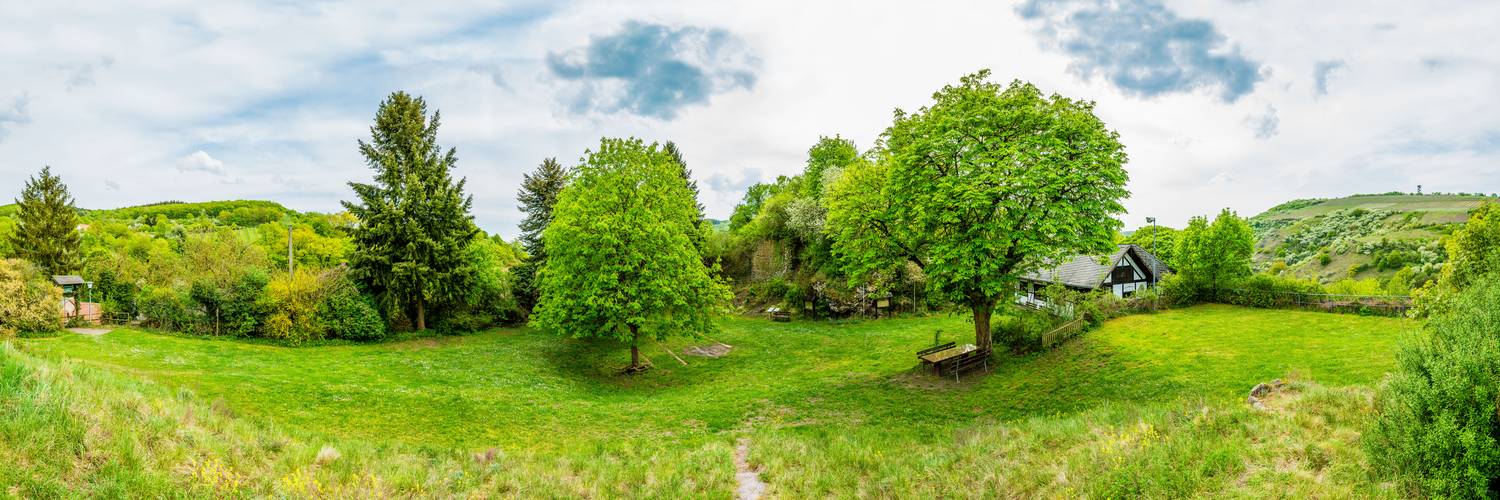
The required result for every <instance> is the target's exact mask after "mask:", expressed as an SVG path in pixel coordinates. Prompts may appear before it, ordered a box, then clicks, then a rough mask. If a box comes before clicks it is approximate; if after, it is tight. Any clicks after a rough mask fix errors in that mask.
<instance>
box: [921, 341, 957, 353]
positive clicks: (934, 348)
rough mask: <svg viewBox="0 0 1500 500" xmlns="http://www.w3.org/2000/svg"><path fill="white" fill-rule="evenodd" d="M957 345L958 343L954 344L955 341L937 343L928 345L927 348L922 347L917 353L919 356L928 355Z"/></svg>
mask: <svg viewBox="0 0 1500 500" xmlns="http://www.w3.org/2000/svg"><path fill="white" fill-rule="evenodd" d="M957 346H958V344H954V343H953V342H949V343H946V344H942V345H936V346H932V347H928V348H926V349H922V350H920V351H917V355H918V356H926V355H928V354H932V353H935V352H938V351H943V350H947V349H952V348H954V347H957Z"/></svg>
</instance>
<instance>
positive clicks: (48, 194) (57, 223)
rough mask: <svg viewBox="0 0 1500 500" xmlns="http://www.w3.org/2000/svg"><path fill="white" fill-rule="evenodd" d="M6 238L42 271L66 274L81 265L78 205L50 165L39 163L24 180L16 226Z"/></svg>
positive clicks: (19, 252)
mask: <svg viewBox="0 0 1500 500" xmlns="http://www.w3.org/2000/svg"><path fill="white" fill-rule="evenodd" d="M10 238H11V247H12V248H13V250H14V251H15V253H16V255H17V256H18V257H21V258H23V259H26V260H28V261H31V263H33V264H36V265H37V266H39V267H41V268H42V271H43V272H44V273H46V274H68V273H72V272H74V271H77V270H78V269H79V268H80V267H82V259H81V256H80V255H79V252H78V246H79V243H80V242H82V241H83V237H82V236H81V235H79V233H78V209H77V208H75V207H74V206H73V196H72V195H70V194H68V186H67V185H66V184H63V182H62V179H61V178H59V177H58V176H56V175H53V174H52V167H42V172H41V173H40V174H37V176H35V177H32V178H30V179H28V180H27V181H26V187H25V188H24V189H23V190H22V191H21V198H20V199H18V200H16V226H15V229H14V232H12V233H11V236H10Z"/></svg>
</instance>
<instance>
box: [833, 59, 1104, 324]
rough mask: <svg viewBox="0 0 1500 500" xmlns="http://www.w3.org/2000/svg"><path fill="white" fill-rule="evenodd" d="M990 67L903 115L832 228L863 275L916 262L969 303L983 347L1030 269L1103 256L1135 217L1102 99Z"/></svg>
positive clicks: (850, 184)
mask: <svg viewBox="0 0 1500 500" xmlns="http://www.w3.org/2000/svg"><path fill="white" fill-rule="evenodd" d="M988 78H989V71H988V70H984V71H980V72H978V73H974V74H971V75H968V76H965V77H963V78H962V79H961V80H960V81H959V82H958V84H957V85H949V86H946V87H943V89H942V90H939V91H938V92H937V93H935V94H933V96H932V98H933V102H932V103H931V104H929V105H928V106H925V107H923V108H921V109H919V110H917V111H916V112H915V113H906V112H903V111H901V110H899V109H898V110H896V113H895V122H894V123H892V124H891V126H890V128H888V129H886V131H885V133H884V134H883V136H882V142H883V147H881V148H879V149H878V150H877V151H876V152H875V153H874V154H873V155H872V156H873V161H870V162H862V163H858V164H855V165H854V166H851V167H850V168H849V169H847V170H846V171H845V172H844V175H843V176H842V177H841V178H840V180H839V181H838V182H836V183H835V184H834V186H833V187H832V189H831V190H830V192H829V195H828V196H829V200H828V202H829V215H828V225H827V231H828V233H829V235H830V236H831V237H832V239H833V241H834V249H833V250H834V253H835V255H836V256H838V257H839V259H840V260H841V262H842V265H843V266H844V268H845V270H846V271H847V272H849V273H850V275H851V276H852V277H853V278H852V279H856V280H858V279H861V278H863V277H864V276H866V275H867V274H868V273H869V272H871V271H874V270H876V269H882V268H886V267H887V266H889V265H890V264H892V263H894V262H897V261H901V260H905V261H909V262H912V263H914V264H916V265H917V266H918V267H920V268H921V269H922V271H923V272H924V273H925V274H926V275H927V283H928V286H929V287H930V289H931V290H930V291H931V292H933V293H937V294H941V295H942V296H943V297H945V298H947V299H949V300H952V301H955V302H957V303H961V304H964V305H965V306H967V307H968V308H969V309H970V310H971V312H972V313H973V316H974V338H975V340H974V342H975V344H976V345H978V346H980V347H981V348H989V347H990V346H991V344H992V342H991V335H990V316H991V314H992V313H993V312H994V310H995V307H996V305H997V304H999V303H1000V301H1002V300H1006V299H1008V298H1009V297H1010V296H1011V295H1012V294H1013V293H1015V285H1016V283H1017V282H1018V279H1019V277H1020V276H1022V275H1024V274H1026V273H1029V272H1032V271H1036V270H1039V269H1043V268H1044V267H1045V266H1048V265H1049V263H1052V262H1057V261H1059V260H1061V259H1064V258H1067V257H1070V256H1073V255H1076V254H1097V253H1105V252H1108V251H1109V250H1111V249H1112V248H1113V240H1114V236H1115V234H1116V231H1118V230H1119V228H1120V225H1121V223H1120V222H1119V221H1118V220H1117V219H1116V218H1115V217H1116V216H1118V215H1119V214H1121V213H1124V211H1125V208H1124V206H1122V205H1121V204H1120V200H1121V199H1123V198H1125V197H1127V196H1128V195H1129V193H1128V192H1127V191H1126V190H1125V183H1126V181H1127V180H1128V176H1127V175H1126V173H1125V168H1124V165H1125V162H1126V155H1125V148H1124V146H1122V145H1121V144H1120V140H1119V134H1118V133H1116V132H1114V131H1112V130H1110V129H1109V128H1107V127H1106V126H1105V125H1104V122H1103V121H1101V120H1100V119H1099V117H1098V116H1095V115H1094V103H1093V102H1090V101H1080V100H1075V99H1070V98H1067V97H1063V96H1060V95H1055V94H1054V95H1050V96H1049V95H1046V94H1043V93H1042V91H1041V90H1040V89H1038V88H1037V87H1036V86H1034V85H1031V84H1029V83H1025V82H1020V81H1016V82H1012V83H1011V84H1010V85H1009V86H1003V85H1000V84H996V83H992V82H989V81H988Z"/></svg>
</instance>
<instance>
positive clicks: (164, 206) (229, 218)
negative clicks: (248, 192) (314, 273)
mask: <svg viewBox="0 0 1500 500" xmlns="http://www.w3.org/2000/svg"><path fill="white" fill-rule="evenodd" d="M15 211H16V205H15V204H8V205H0V217H10V216H13V215H15ZM78 213H79V215H80V216H82V219H84V221H85V222H88V221H99V220H122V221H123V220H142V221H145V222H151V221H154V220H156V218H157V217H162V218H164V219H166V220H171V221H183V220H189V219H200V218H202V219H215V220H217V221H218V222H219V223H221V224H225V225H233V226H240V227H255V226H257V225H260V224H264V223H267V222H276V221H281V220H284V219H285V218H287V217H293V218H296V217H300V216H303V215H307V214H303V213H300V212H297V211H296V210H292V209H290V208H286V207H284V206H282V205H281V204H280V203H276V202H274V201H264V200H228V201H206V202H198V203H184V202H180V201H163V202H158V203H150V204H146V205H137V206H133V207H123V208H109V209H87V208H81V209H79V210H78Z"/></svg>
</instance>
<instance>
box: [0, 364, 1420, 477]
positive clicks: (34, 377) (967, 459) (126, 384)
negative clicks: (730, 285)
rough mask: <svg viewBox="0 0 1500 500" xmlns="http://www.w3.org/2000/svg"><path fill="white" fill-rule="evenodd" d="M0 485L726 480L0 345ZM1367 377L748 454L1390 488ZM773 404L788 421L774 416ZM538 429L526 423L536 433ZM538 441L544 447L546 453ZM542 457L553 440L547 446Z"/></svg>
mask: <svg viewBox="0 0 1500 500" xmlns="http://www.w3.org/2000/svg"><path fill="white" fill-rule="evenodd" d="M0 398H3V399H0V463H5V464H9V465H10V466H8V467H0V487H3V488H5V490H4V491H5V492H6V493H9V494H10V495H13V496H20V497H33V498H49V497H70V496H102V497H180V496H189V497H261V496H275V497H371V496H376V497H384V496H423V497H429V496H440V497H442V496H460V495H470V494H480V495H486V496H491V495H493V496H524V497H533V496H587V497H601V496H602V497H621V496H629V497H672V498H686V497H726V496H728V494H729V492H731V491H733V469H732V465H731V464H732V459H731V457H732V450H731V445H730V443H731V442H732V439H729V438H727V437H726V438H725V439H723V440H712V441H707V442H704V443H702V446H699V447H696V448H687V449H684V448H682V447H681V446H680V443H679V446H678V447H674V448H673V449H665V448H651V447H649V446H646V447H642V446H640V442H639V441H636V442H635V447H634V448H633V449H618V448H611V447H610V446H608V445H607V444H595V445H594V447H593V449H573V450H567V453H564V454H562V455H555V456H565V457H569V458H548V457H543V456H539V455H530V454H524V453H523V454H520V455H519V456H512V455H507V454H505V453H503V452H499V451H496V450H481V451H477V452H471V451H459V450H456V449H445V448H439V447H415V446H409V445H390V446H384V445H374V444H370V443H366V442H361V441H355V440H347V439H343V440H340V439H326V438H323V437H320V436H318V435H317V434H315V433H306V432H289V431H286V430H283V429H279V428H277V427H275V426H272V425H268V424H263V423H259V422H257V421H255V420H254V419H251V418H244V417H238V416H235V415H233V414H231V412H229V411H228V410H226V409H224V407H223V405H219V404H213V403H207V404H206V403H204V402H202V401H200V400H198V398H196V397H195V396H194V395H193V394H192V393H190V392H188V391H176V392H173V391H169V390H167V389H166V388H163V387H160V386H157V385H153V384H149V383H143V382H139V381H136V380H133V379H131V378H128V377H121V376H117V375H113V374H111V373H108V372H105V371H101V370H99V369H95V368H90V367H85V366H80V365H77V364H75V363H73V362H69V361H60V362H53V361H46V360H40V359H37V358H33V357H30V356H28V355H26V354H24V353H21V352H19V351H17V350H16V349H15V348H14V347H13V346H12V345H11V344H10V343H8V342H7V343H5V344H3V346H0ZM1370 399H1371V397H1370V392H1369V390H1368V389H1365V388H1361V387H1346V388H1338V389H1331V388H1324V387H1321V386H1317V385H1315V384H1309V383H1294V384H1293V385H1292V386H1291V387H1290V388H1289V389H1287V390H1286V391H1285V392H1283V393H1280V394H1278V395H1276V396H1273V397H1272V398H1271V399H1270V400H1269V401H1268V403H1267V404H1268V406H1269V407H1270V411H1269V412H1260V411H1256V410H1252V409H1249V408H1248V407H1247V406H1241V405H1232V406H1226V405H1223V404H1214V403H1203V402H1194V401H1181V402H1178V403H1175V404H1168V405H1158V406H1148V407H1124V406H1114V407H1108V408H1101V409H1096V410H1091V411H1088V412H1084V413H1080V414H1075V415H1072V416H1059V417H1032V418H1028V419H1024V420H1019V421H1011V422H1000V421H977V422H976V423H974V424H973V425H968V426H960V427H956V428H953V429H949V430H944V431H937V432H933V433H932V435H922V434H913V433H906V432H888V431H882V430H881V429H880V428H879V427H878V426H862V427H856V428H850V427H838V428H829V427H816V426H810V427H801V426H798V425H797V422H796V421H795V419H796V418H797V417H796V416H790V415H783V416H781V417H776V416H772V417H768V418H767V419H765V420H762V421H760V422H758V425H756V426H753V427H750V428H748V429H744V430H741V431H740V432H743V433H745V434H746V435H748V436H750V438H751V439H750V442H751V443H753V448H752V452H751V456H750V460H751V463H753V464H756V466H757V467H759V468H760V469H761V470H762V471H763V477H764V478H765V479H766V480H767V481H768V482H769V483H770V488H771V489H770V492H771V493H772V494H773V495H777V496H781V497H787V498H803V497H824V496H835V497H927V498H930V497H935V496H941V497H994V496H1025V497H1037V496H1040V497H1079V496H1083V497H1139V496H1147V497H1180V496H1197V495H1209V496H1221V495H1223V496H1250V497H1266V496H1290V497H1390V496H1395V491H1393V490H1392V489H1391V487H1390V486H1389V484H1387V483H1384V482H1382V481H1381V480H1380V478H1378V477H1374V476H1372V475H1371V474H1370V472H1369V467H1368V466H1367V464H1366V460H1365V457H1364V455H1363V453H1362V452H1361V449H1360V447H1359V446H1358V439H1359V434H1358V431H1357V430H1358V429H1359V428H1360V426H1361V425H1362V422H1364V420H1365V419H1367V418H1368V415H1369V413H1370V407H1371V401H1370ZM785 418H790V419H792V420H784V419H785ZM538 437H539V439H545V436H538ZM549 456H553V455H549ZM555 456H554V457H555Z"/></svg>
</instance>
